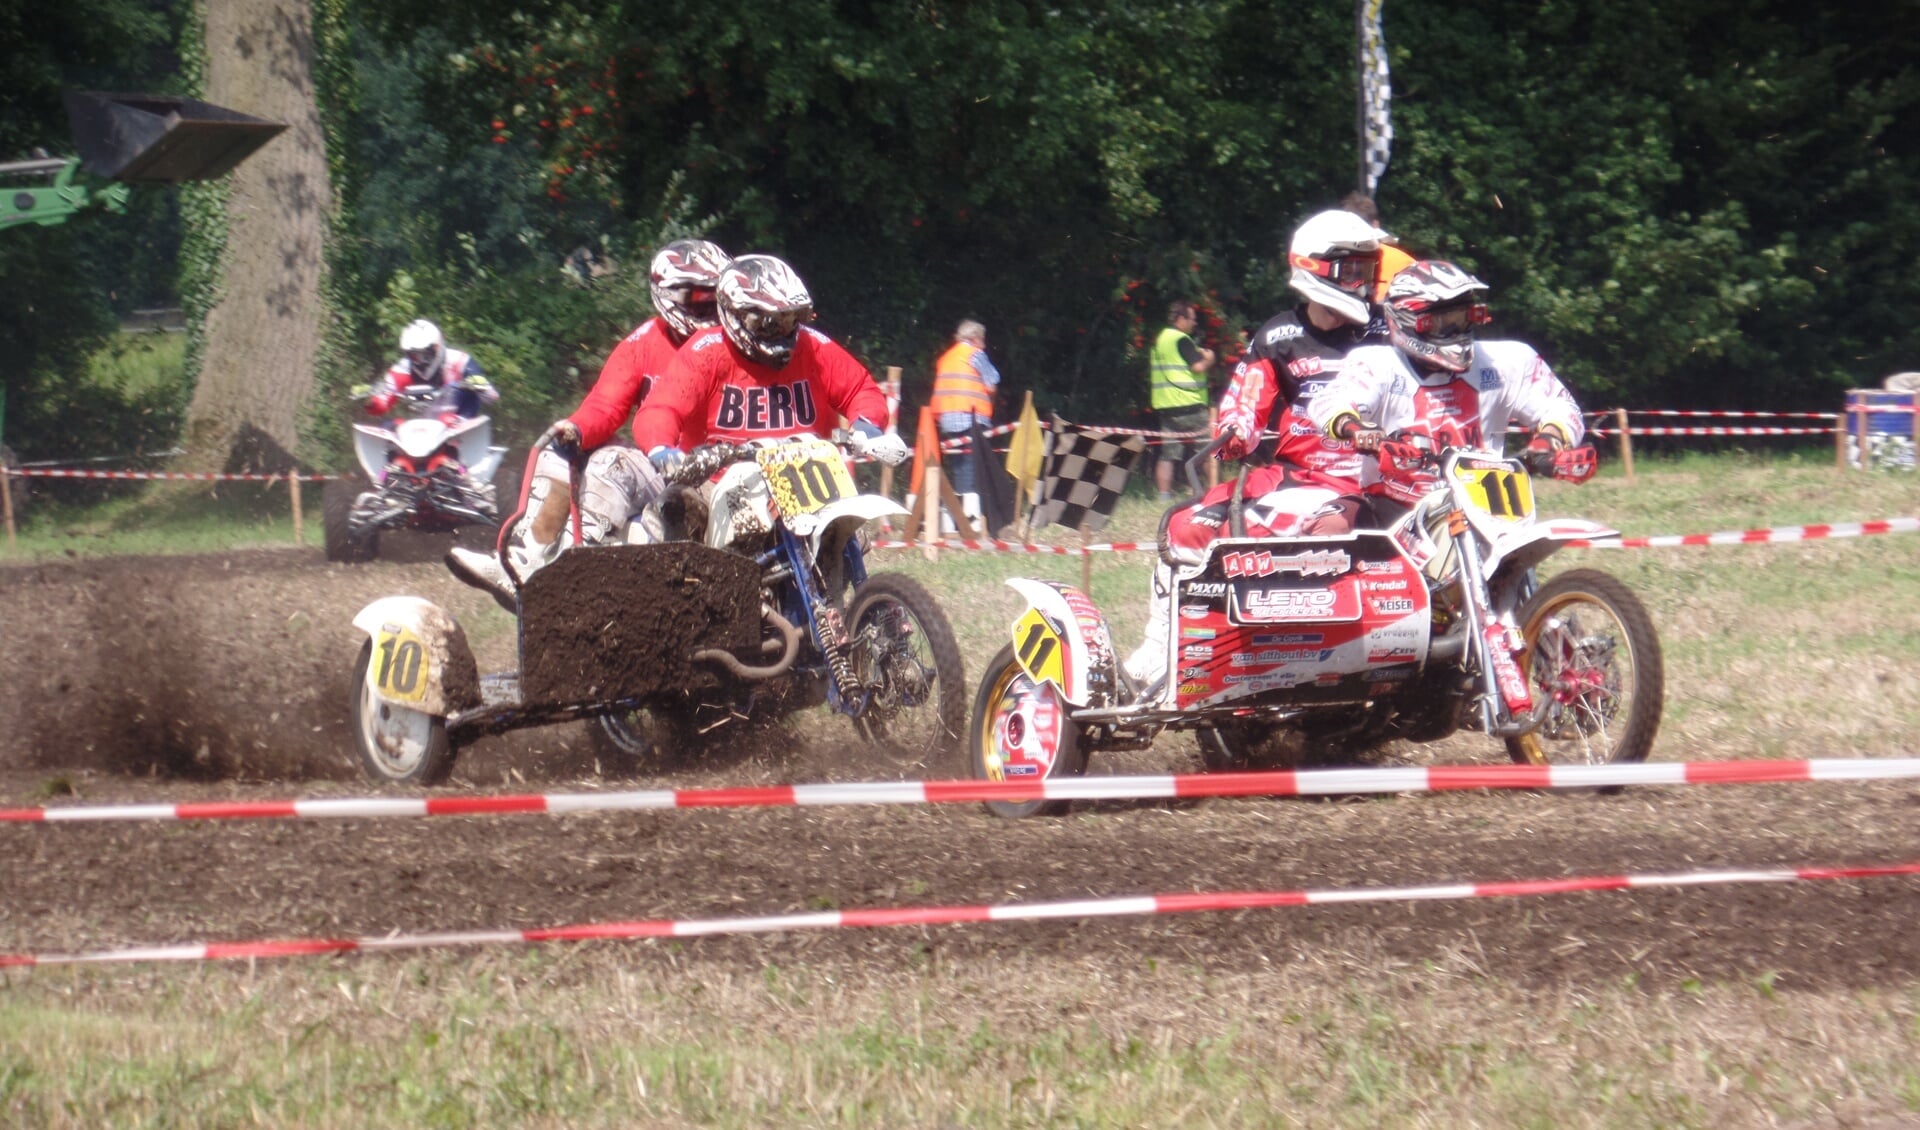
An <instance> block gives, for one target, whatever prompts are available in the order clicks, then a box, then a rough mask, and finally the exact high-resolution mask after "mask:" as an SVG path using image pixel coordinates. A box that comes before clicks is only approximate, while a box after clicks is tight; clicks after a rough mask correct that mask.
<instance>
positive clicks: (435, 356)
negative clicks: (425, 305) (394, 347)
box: [400, 318, 447, 384]
mask: <svg viewBox="0 0 1920 1130" xmlns="http://www.w3.org/2000/svg"><path fill="white" fill-rule="evenodd" d="M400 352H401V353H403V354H405V355H406V358H407V375H408V376H409V377H410V378H411V379H412V380H413V382H414V383H415V384H435V383H437V382H438V380H439V377H440V367H441V365H443V364H444V363H445V362H446V360H447V341H446V339H445V338H443V337H441V336H440V327H439V326H436V325H434V324H433V323H432V322H429V321H427V320H426V319H425V318H420V319H417V320H415V321H412V322H409V323H407V328H406V329H403V330H401V331H400Z"/></svg>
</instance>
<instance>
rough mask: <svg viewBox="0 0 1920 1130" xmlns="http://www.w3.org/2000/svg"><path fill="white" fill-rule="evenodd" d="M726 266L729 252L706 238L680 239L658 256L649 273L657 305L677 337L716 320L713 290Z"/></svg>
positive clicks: (682, 338) (685, 335)
mask: <svg viewBox="0 0 1920 1130" xmlns="http://www.w3.org/2000/svg"><path fill="white" fill-rule="evenodd" d="M726 265H727V253H726V252H724V251H722V250H720V246H719V245H718V244H715V243H709V242H707V241H706V240H704V239H676V240H674V241H673V242H672V243H669V244H667V245H666V246H665V247H662V248H661V249H660V251H659V253H658V254H656V255H654V257H653V269H652V270H651V271H650V272H649V273H648V275H647V281H648V284H649V286H650V287H651V289H652V292H653V308H654V309H655V310H658V311H659V312H660V316H661V317H662V318H665V319H666V320H667V327H668V328H669V329H671V330H672V331H673V336H674V338H675V339H676V340H678V341H685V340H686V339H687V337H688V335H690V334H692V333H693V331H695V330H697V329H702V328H704V327H707V326H711V325H712V324H713V323H714V321H715V317H716V316H715V313H714V305H713V289H714V286H715V285H716V284H717V283H718V282H719V281H720V272H721V270H723V269H724V268H725V267H726Z"/></svg>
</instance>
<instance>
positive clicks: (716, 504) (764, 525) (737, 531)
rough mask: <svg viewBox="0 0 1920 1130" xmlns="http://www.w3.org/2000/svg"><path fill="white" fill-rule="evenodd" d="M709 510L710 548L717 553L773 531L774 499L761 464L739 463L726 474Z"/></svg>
mask: <svg viewBox="0 0 1920 1130" xmlns="http://www.w3.org/2000/svg"><path fill="white" fill-rule="evenodd" d="M707 508H708V514H707V544H708V545H710V546H712V547H713V548H715V549H725V548H727V547H728V546H730V545H732V544H733V543H734V542H735V541H736V540H738V539H740V538H742V537H747V536H750V535H753V534H762V533H765V532H766V531H768V530H771V529H773V495H772V494H771V493H770V492H769V491H768V490H767V480H766V476H764V475H762V474H761V473H760V466H759V464H757V463H735V464H734V465H733V466H731V467H728V468H727V469H726V470H725V471H724V472H722V473H721V475H720V480H719V481H718V482H716V483H714V485H713V495H712V497H711V498H709V499H708V501H707Z"/></svg>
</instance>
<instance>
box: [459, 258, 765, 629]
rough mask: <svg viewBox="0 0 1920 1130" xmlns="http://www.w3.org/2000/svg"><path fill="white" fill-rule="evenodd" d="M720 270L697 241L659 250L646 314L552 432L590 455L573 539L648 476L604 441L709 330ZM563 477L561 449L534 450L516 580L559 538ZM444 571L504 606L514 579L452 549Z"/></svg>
mask: <svg viewBox="0 0 1920 1130" xmlns="http://www.w3.org/2000/svg"><path fill="white" fill-rule="evenodd" d="M726 265H727V253H726V252H725V251H722V250H721V249H720V247H719V245H718V244H715V243H711V242H709V241H707V240H704V239H680V240H675V241H673V242H672V243H669V244H667V245H666V246H665V247H662V248H661V249H660V250H659V251H658V252H657V253H656V254H655V255H654V257H653V263H652V264H651V266H650V268H649V270H648V275H647V283H648V288H649V292H650V294H651V296H652V298H653V308H654V310H655V311H656V312H655V314H654V316H653V317H651V318H648V319H647V320H646V321H644V322H642V323H640V325H639V326H637V327H636V328H635V329H634V331H633V332H632V333H630V334H628V335H627V336H626V338H624V339H623V340H622V341H621V342H620V344H618V345H616V346H614V348H613V352H612V353H611V354H609V355H608V356H607V361H606V364H605V365H603V366H601V368H600V376H599V378H598V379H597V380H595V381H594V384H593V388H592V389H591V390H590V391H589V392H588V393H587V395H586V398H585V399H584V400H582V401H581V402H580V407H578V408H576V409H574V411H573V414H572V415H570V416H568V417H566V418H565V419H563V420H561V421H559V422H558V423H556V424H555V425H554V427H553V431H554V440H555V443H556V445H557V446H558V447H559V448H561V449H563V450H567V449H570V450H573V451H587V452H591V453H592V454H591V455H590V456H589V457H588V459H587V466H586V472H585V475H584V476H583V478H582V481H581V496H582V497H581V511H582V513H581V533H582V536H583V537H585V538H586V540H587V541H588V542H594V541H598V540H600V539H602V538H604V537H605V536H606V535H607V533H608V532H610V531H611V530H612V529H613V527H614V523H613V521H612V519H611V518H610V517H609V515H610V514H611V513H612V512H613V511H614V510H616V509H618V508H619V507H620V506H621V505H623V503H620V502H616V501H612V500H613V499H624V498H626V497H627V496H628V495H629V494H631V493H632V486H631V485H630V484H631V482H632V481H633V480H635V479H637V478H639V477H642V476H645V475H648V474H650V473H651V468H647V469H645V470H642V469H641V468H640V466H639V464H642V463H644V462H645V460H644V459H643V458H642V457H641V456H640V455H639V453H638V452H636V451H635V450H634V449H633V448H631V447H627V446H625V445H610V443H611V441H612V440H613V438H614V436H615V435H616V434H617V433H618V432H619V430H620V427H621V425H623V424H625V423H627V421H628V420H630V419H631V418H632V417H633V415H634V414H635V412H637V411H638V409H639V407H640V405H641V404H642V403H643V402H644V401H645V400H646V398H647V394H648V393H649V392H650V391H652V389H653V386H654V385H655V384H656V383H657V382H658V381H659V380H660V378H661V377H662V376H664V375H665V374H666V371H667V366H668V364H669V363H671V362H672V360H673V355H674V353H675V352H676V351H677V350H678V349H679V348H680V346H681V345H682V344H684V343H685V342H686V340H687V338H688V337H690V336H692V335H693V334H694V333H695V332H696V331H698V330H702V329H705V328H706V327H708V326H711V325H713V324H714V322H715V320H716V318H717V317H718V315H717V313H716V311H715V307H714V286H715V284H716V283H718V282H719V279H720V271H721V269H722V268H724V267H725V266H726ZM570 473H571V472H570V470H569V468H568V466H567V459H566V457H565V456H563V455H562V454H560V452H559V451H556V450H554V449H553V448H548V449H547V450H544V451H542V452H541V453H540V457H539V460H538V462H537V463H536V465H535V476H536V477H535V479H534V482H533V485H532V487H531V488H529V490H528V494H527V509H526V513H525V514H523V515H522V516H521V518H520V521H519V522H518V523H516V524H515V526H514V528H513V530H512V533H511V535H510V538H511V541H510V543H509V545H508V548H507V553H508V555H509V556H510V557H511V558H512V560H513V563H514V568H515V570H516V571H517V572H518V573H519V574H520V577H521V579H523V580H524V579H525V578H526V577H527V576H528V575H529V574H531V573H532V572H533V571H534V570H536V569H538V568H540V567H541V566H542V565H545V564H546V563H547V562H549V561H551V560H552V559H553V558H554V556H555V555H557V554H558V553H559V551H560V549H561V548H562V543H563V542H564V541H565V540H566V538H567V533H568V532H567V530H566V522H567V513H568V507H569V498H568V490H567V483H568V479H569V477H570ZM447 567H448V568H449V569H450V570H451V571H452V572H453V574H454V575H455V576H457V577H459V578H460V579H461V580H463V581H465V582H467V583H468V584H470V585H474V586H475V587H477V588H482V589H486V590H487V591H489V592H491V593H493V595H494V597H495V599H497V600H499V601H500V602H501V603H502V604H503V605H505V606H508V607H509V608H510V607H511V605H512V595H513V581H512V579H511V578H510V577H509V576H508V575H507V572H506V570H505V569H503V568H502V567H501V565H500V559H499V556H498V555H497V554H495V553H482V552H478V551H475V550H470V549H459V548H456V549H453V550H452V551H450V552H449V553H448V555H447Z"/></svg>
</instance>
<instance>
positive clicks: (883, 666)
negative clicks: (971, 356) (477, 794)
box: [352, 433, 967, 784]
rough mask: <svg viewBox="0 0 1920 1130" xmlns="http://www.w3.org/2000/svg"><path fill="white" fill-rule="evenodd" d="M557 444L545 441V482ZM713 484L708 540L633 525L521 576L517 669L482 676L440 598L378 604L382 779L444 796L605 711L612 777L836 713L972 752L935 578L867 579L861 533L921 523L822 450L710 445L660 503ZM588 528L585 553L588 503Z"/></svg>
mask: <svg viewBox="0 0 1920 1130" xmlns="http://www.w3.org/2000/svg"><path fill="white" fill-rule="evenodd" d="M551 441H552V434H551V433H549V435H548V436H546V437H543V438H542V440H541V441H539V442H537V443H536V444H535V446H534V452H533V455H532V456H531V457H530V458H529V461H528V475H527V481H528V483H529V485H530V484H531V480H532V467H533V460H534V459H535V458H537V457H538V455H539V452H540V451H541V449H542V448H544V447H546V446H548V444H549V443H551ZM580 470H581V468H580V467H579V466H577V465H576V467H575V473H574V474H573V475H572V481H573V483H574V484H575V485H574V490H575V491H576V492H577V491H578V484H579V482H580V479H581V475H580V473H579V471H580ZM716 474H718V476H719V477H718V479H717V481H716V482H714V483H713V484H712V486H711V487H710V488H709V491H708V492H707V493H710V495H711V501H710V502H709V503H708V514H709V517H708V520H707V522H706V528H705V532H704V536H698V537H697V538H689V537H688V536H687V535H688V534H689V533H694V534H698V531H697V530H693V529H691V528H690V527H692V526H693V525H694V523H691V522H685V521H684V519H683V518H681V517H679V516H676V515H674V514H671V513H670V514H668V515H666V517H665V520H664V521H663V520H662V516H661V515H660V514H655V515H652V516H651V518H652V521H653V522H654V523H658V524H656V525H654V526H653V528H654V529H655V530H664V534H665V536H666V538H667V539H668V540H653V539H655V538H656V537H657V536H658V535H657V534H650V533H648V532H646V531H647V528H648V523H647V522H644V521H642V520H641V519H638V518H636V519H635V521H634V522H632V523H630V524H629V527H628V530H627V531H626V534H625V537H626V539H627V541H626V543H624V544H613V545H604V544H603V545H586V546H581V547H580V548H576V549H572V550H569V551H567V552H564V553H561V554H559V556H558V557H557V558H556V559H555V560H554V561H553V562H552V563H551V564H548V565H547V566H546V567H544V568H542V569H540V570H539V571H537V572H535V573H533V574H532V575H531V576H528V577H526V578H525V580H524V582H520V583H518V584H517V588H516V593H515V596H516V599H517V602H518V606H519V607H518V623H519V639H518V644H519V659H520V663H519V669H518V670H517V671H512V672H507V673H503V674H496V675H486V676H481V675H479V674H478V673H477V669H476V665H475V662H474V659H473V654H472V651H471V650H470V649H469V647H468V645H467V641H466V637H465V635H464V634H463V633H462V631H461V629H460V626H459V624H458V623H457V622H455V620H454V618H453V617H452V616H451V615H449V614H447V613H446V612H444V611H442V610H441V609H439V608H437V607H435V606H434V605H433V604H431V603H429V602H428V601H425V600H422V599H420V598H418V597H405V596H395V597H387V598H385V599H382V600H378V601H375V602H374V603H372V604H370V605H368V606H367V607H366V608H365V609H362V610H361V612H360V614H359V615H358V616H356V617H355V618H354V624H355V626H356V627H358V628H360V629H361V630H362V631H364V632H365V633H366V634H367V642H366V643H365V644H364V645H363V646H362V647H361V649H360V657H359V661H358V665H357V666H356V668H355V672H354V681H353V686H354V691H353V704H352V708H353V718H354V726H353V730H354V738H355V744H356V748H357V750H358V753H359V758H360V762H361V765H362V766H363V767H364V768H365V769H366V771H367V772H368V773H369V774H370V775H371V776H373V777H374V778H375V779H377V780H382V781H392V782H414V783H422V784H430V783H433V782H436V781H439V780H442V779H444V778H445V777H446V776H447V774H448V773H449V772H451V770H452V768H453V762H454V757H455V752H456V750H457V748H458V746H459V745H460V743H462V742H464V741H468V740H471V739H472V738H474V737H476V736H479V735H482V734H490V733H500V732H504V731H506V730H511V729H516V728H520V727H525V726H536V725H544V724H547V723H550V722H560V721H567V720H572V719H589V718H590V719H594V720H595V721H596V724H595V726H594V729H593V731H592V732H593V733H594V735H595V738H596V740H597V741H598V742H599V743H600V747H601V750H602V752H603V754H605V757H604V758H603V760H602V766H603V768H612V769H614V770H615V771H633V770H635V769H639V768H643V767H646V766H648V765H649V764H658V763H659V762H660V761H662V760H663V759H665V758H666V757H667V756H668V755H669V754H673V753H677V752H685V751H687V750H688V749H690V748H692V747H694V746H697V745H699V744H703V743H708V742H712V741H715V740H716V738H724V737H726V736H727V735H729V734H732V733H737V732H739V730H741V729H743V728H744V724H746V723H748V722H751V721H755V720H765V719H768V718H772V717H777V716H779V715H781V714H784V713H787V712H790V711H793V710H796V709H800V708H802V707H806V706H811V705H817V704H819V703H821V702H825V703H827V704H828V705H830V706H831V707H832V708H833V710H834V711H835V712H837V713H839V714H843V715H845V716H846V717H847V718H848V719H849V720H850V721H851V722H852V723H853V726H854V728H855V730H856V732H857V733H858V734H859V736H860V737H861V738H862V739H864V740H865V741H867V742H869V743H871V744H873V745H875V746H877V747H878V748H879V750H880V751H881V752H882V753H883V754H884V755H885V756H887V757H888V758H889V759H891V760H893V761H895V762H896V763H897V764H907V763H911V764H914V765H922V766H924V765H926V764H927V763H928V762H929V760H930V759H933V758H938V757H940V756H943V755H944V754H945V753H947V752H950V751H952V750H956V749H958V747H959V745H960V742H961V737H962V734H963V730H964V727H965V725H966V695H967V687H966V674H965V671H964V670H963V669H962V665H961V659H960V650H959V647H958V645H956V644H955V642H954V638H953V629H952V627H951V626H950V625H949V624H948V622H947V618H946V615H945V613H943V612H942V611H941V609H940V605H939V603H938V602H937V601H935V600H934V598H933V596H932V595H931V594H929V593H928V592H927V590H926V589H925V588H923V587H922V586H921V585H920V584H919V583H918V582H916V581H914V580H912V579H911V578H909V577H905V576H901V575H899V574H893V573H875V574H872V575H869V574H868V573H867V570H866V563H865V558H864V555H863V552H862V548H861V542H860V539H859V537H858V536H857V535H858V533H859V530H860V528H861V527H862V526H863V525H865V524H866V523H867V522H868V521H869V520H871V519H875V518H879V517H883V516H892V515H902V514H904V513H905V511H904V510H903V509H902V508H901V507H900V506H899V505H898V504H897V503H894V502H893V501H891V500H889V499H886V498H883V497H880V496H878V495H871V494H862V493H860V492H859V490H858V489H857V488H856V487H855V485H854V482H853V477H852V475H851V474H850V473H849V472H848V470H847V465H846V460H845V457H844V456H843V455H842V453H841V451H840V449H839V448H838V447H836V446H835V445H834V444H832V443H829V442H827V441H825V440H822V439H819V438H818V437H806V438H804V439H801V440H798V441H792V442H783V443H779V444H773V445H765V446H735V445H730V444H716V445H712V446H709V447H704V448H700V449H697V450H695V451H694V452H692V453H690V454H689V456H688V457H687V460H686V462H685V463H684V464H683V465H682V466H681V467H680V468H679V469H677V470H676V471H675V472H674V473H673V474H672V475H670V476H669V482H670V484H671V493H670V494H669V498H668V500H667V501H668V503H669V505H667V506H663V507H661V510H663V511H673V510H674V509H675V507H674V506H672V505H671V504H672V503H673V502H674V501H675V500H676V499H678V500H679V501H680V502H681V504H682V506H685V505H687V502H686V500H687V499H688V498H689V497H695V496H698V497H702V498H703V500H704V496H703V494H702V492H701V491H700V489H699V484H702V483H706V482H708V480H709V479H710V478H711V477H712V476H714V475H716ZM525 493H526V492H525V491H524V490H523V492H522V498H521V508H522V510H523V511H524V509H525V506H526V498H525ZM516 517H517V515H516ZM512 521H513V520H511V519H510V520H509V522H508V523H507V528H510V527H511V525H512ZM574 527H575V529H574V544H575V545H579V544H580V538H579V518H578V507H577V495H576V505H575V509H574ZM505 546H506V539H505V537H504V536H503V537H502V539H501V543H500V560H501V563H502V565H503V566H504V567H505V568H506V569H507V571H508V574H509V575H510V576H515V578H516V581H518V577H517V575H515V573H514V567H513V563H512V561H511V559H510V558H509V556H508V554H507V553H506V551H505Z"/></svg>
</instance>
